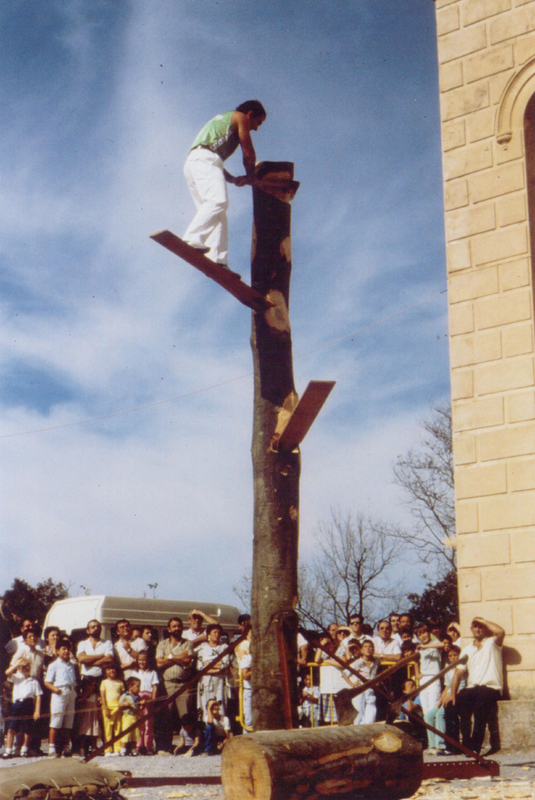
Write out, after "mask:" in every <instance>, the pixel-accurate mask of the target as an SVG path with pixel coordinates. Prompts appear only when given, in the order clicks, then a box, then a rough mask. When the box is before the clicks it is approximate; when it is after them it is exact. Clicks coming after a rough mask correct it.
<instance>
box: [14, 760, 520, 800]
mask: <svg viewBox="0 0 535 800" xmlns="http://www.w3.org/2000/svg"><path fill="white" fill-rule="evenodd" d="M492 758H493V760H495V761H497V762H498V763H499V764H500V771H501V774H500V776H499V777H498V778H495V777H492V778H491V777H485V778H472V779H471V780H457V779H456V780H449V781H445V780H441V779H436V780H429V781H424V783H423V784H422V786H421V788H420V789H419V790H418V792H417V793H416V795H415V798H417V800H517V799H518V800H520V798H525V799H526V800H529V799H531V800H535V748H532V749H529V750H516V751H508V752H505V751H504V752H501V753H497V754H496V755H494V756H492ZM34 760H37V759H22V758H14V759H11V760H10V761H8V762H4V763H1V764H0V768H2V769H9V768H10V767H11V766H17V765H20V764H27V763H28V762H30V761H34ZM427 760H430V759H428V758H427V757H426V761H427ZM442 760H443V761H444V760H445V759H442ZM95 761H96V762H97V763H99V764H101V765H102V766H105V767H106V768H109V769H117V770H129V771H130V772H131V773H132V775H133V776H134V777H137V778H153V779H156V778H169V783H168V784H167V785H164V786H152V787H148V788H146V787H143V788H130V789H125V790H124V791H123V795H124V796H125V797H126V798H127V800H181V799H182V798H185V799H186V800H187V798H193V799H194V800H223V792H222V789H221V785H219V784H218V783H216V781H218V779H219V777H220V775H221V756H213V757H210V758H200V757H195V758H184V757H183V756H150V757H143V756H139V757H137V758H133V757H128V756H127V757H125V758H97V759H95Z"/></svg>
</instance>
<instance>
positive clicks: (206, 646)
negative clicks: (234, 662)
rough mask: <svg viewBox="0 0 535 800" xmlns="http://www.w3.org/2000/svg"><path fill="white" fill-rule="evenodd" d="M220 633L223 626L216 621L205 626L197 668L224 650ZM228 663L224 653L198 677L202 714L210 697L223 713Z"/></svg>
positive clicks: (206, 663) (206, 664)
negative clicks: (204, 637) (204, 640)
mask: <svg viewBox="0 0 535 800" xmlns="http://www.w3.org/2000/svg"><path fill="white" fill-rule="evenodd" d="M222 633H223V628H222V627H221V625H219V624H218V623H216V624H215V625H208V627H207V628H206V636H207V641H206V642H204V643H203V644H202V645H201V646H200V648H199V651H198V653H197V668H198V669H199V670H202V669H204V668H205V667H207V666H208V665H209V664H210V662H211V661H213V660H214V658H217V656H219V655H221V653H222V652H223V651H224V650H225V645H224V644H221V634H222ZM229 665H230V657H229V656H228V655H226V656H225V657H224V658H223V659H221V660H220V661H218V662H217V664H215V666H214V667H211V668H210V669H209V670H208V673H207V674H206V675H203V677H202V678H201V679H200V681H199V708H201V709H202V712H203V716H204V714H205V713H206V706H207V703H208V700H210V699H211V698H215V699H216V700H217V701H218V703H219V704H220V706H221V710H222V711H223V714H225V710H226V703H227V697H228V692H227V675H228V668H229Z"/></svg>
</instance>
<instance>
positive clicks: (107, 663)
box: [76, 619, 115, 684]
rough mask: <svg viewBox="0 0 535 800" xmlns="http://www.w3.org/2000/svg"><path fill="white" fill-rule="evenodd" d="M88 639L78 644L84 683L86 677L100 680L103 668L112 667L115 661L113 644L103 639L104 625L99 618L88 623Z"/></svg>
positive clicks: (77, 657)
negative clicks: (101, 636)
mask: <svg viewBox="0 0 535 800" xmlns="http://www.w3.org/2000/svg"><path fill="white" fill-rule="evenodd" d="M86 632H87V634H88V638H87V639H83V640H82V641H81V642H80V643H79V644H78V649H77V651H76V660H77V661H78V663H79V664H80V674H81V676H82V684H83V682H84V678H97V680H98V682H99V683H100V680H101V678H102V676H103V670H104V669H106V667H111V666H112V665H113V664H114V662H115V656H114V653H113V645H112V643H111V642H110V641H106V642H105V641H103V640H102V639H101V638H100V635H101V633H102V625H101V624H100V622H99V621H98V619H92V620H91V621H90V622H88V623H87V628H86Z"/></svg>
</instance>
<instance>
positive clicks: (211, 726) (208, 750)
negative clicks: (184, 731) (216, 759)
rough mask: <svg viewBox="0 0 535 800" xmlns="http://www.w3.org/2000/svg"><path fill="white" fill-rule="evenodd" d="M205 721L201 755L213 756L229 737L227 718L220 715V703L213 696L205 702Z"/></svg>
mask: <svg viewBox="0 0 535 800" xmlns="http://www.w3.org/2000/svg"><path fill="white" fill-rule="evenodd" d="M205 721H206V728H205V730H204V753H203V755H205V756H215V755H217V753H218V752H220V751H221V750H222V749H223V748H224V746H225V745H226V743H227V742H228V741H229V739H230V721H229V718H228V717H223V716H221V704H220V703H219V701H218V700H216V699H215V697H212V698H211V699H210V700H208V702H207V704H206V715H205Z"/></svg>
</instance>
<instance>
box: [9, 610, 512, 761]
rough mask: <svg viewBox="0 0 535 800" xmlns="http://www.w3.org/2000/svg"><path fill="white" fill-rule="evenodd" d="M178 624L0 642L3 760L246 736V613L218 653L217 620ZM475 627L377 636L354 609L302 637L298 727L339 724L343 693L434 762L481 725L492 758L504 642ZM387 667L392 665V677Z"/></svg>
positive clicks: (202, 749)
mask: <svg viewBox="0 0 535 800" xmlns="http://www.w3.org/2000/svg"><path fill="white" fill-rule="evenodd" d="M188 622H189V628H188V629H187V630H184V625H183V622H182V620H181V619H179V618H178V617H173V618H171V619H170V620H169V622H168V625H167V631H166V636H165V637H163V638H162V639H161V640H160V641H155V639H154V631H153V629H152V628H151V627H150V626H145V627H143V626H142V627H133V626H132V625H131V624H130V622H129V621H128V620H126V619H121V620H118V621H117V622H116V623H115V627H114V636H113V642H112V641H111V640H104V639H102V638H101V637H102V626H101V623H100V622H99V621H98V620H90V621H89V622H88V624H87V629H86V638H84V639H82V640H81V641H79V642H78V643H77V644H76V645H73V642H72V641H71V639H70V638H69V637H68V636H66V635H65V634H64V633H63V632H62V631H60V630H59V628H57V627H54V626H53V627H49V628H46V629H45V631H44V639H41V638H39V631H38V629H37V628H36V626H35V625H34V623H33V622H32V621H31V620H23V621H22V624H21V626H20V635H18V636H16V637H14V638H12V639H10V640H9V641H8V642H7V643H6V644H5V659H4V665H7V666H5V668H4V675H3V695H2V718H3V720H4V749H3V758H6V759H8V758H12V757H13V755H15V754H20V755H21V756H29V755H44V753H43V751H42V750H41V743H42V740H43V739H44V738H45V737H46V738H47V739H48V751H47V755H48V757H50V758H55V757H58V756H59V755H64V756H68V755H71V754H72V752H73V749H74V750H75V751H77V752H80V753H83V754H85V755H88V754H89V753H90V752H92V751H94V750H95V749H96V748H97V747H98V744H99V740H101V741H102V742H103V743H104V745H105V754H106V755H107V756H113V755H116V756H120V755H127V754H132V755H138V754H140V755H150V754H154V753H157V752H160V753H161V752H165V753H175V754H181V755H185V756H193V755H203V754H205V755H209V754H215V753H217V752H220V750H221V749H222V748H223V747H224V745H225V743H226V742H227V741H228V739H229V738H230V736H231V735H232V734H236V733H245V734H246V733H247V732H249V731H251V730H252V728H253V714H252V672H251V670H252V663H251V661H252V659H251V653H250V640H251V623H250V617H249V615H247V614H244V615H242V616H241V617H239V618H238V627H239V631H240V634H239V635H243V636H244V638H243V639H242V640H241V641H240V642H239V643H237V646H236V647H235V649H234V652H233V653H226V654H224V655H223V653H224V651H225V650H226V648H227V647H228V643H229V642H228V636H227V635H226V634H225V633H224V631H223V629H222V627H221V625H219V624H218V622H217V621H216V620H215V619H214V618H212V617H210V616H209V615H207V614H205V613H204V612H202V611H199V610H198V609H193V610H192V612H191V614H190V616H189V620H188ZM471 633H472V639H471V641H470V642H469V643H468V642H466V643H463V642H462V640H461V631H460V627H459V625H458V623H457V622H455V621H452V622H450V623H449V624H448V625H447V626H443V624H442V622H441V621H439V620H427V621H426V622H419V623H417V624H413V620H412V618H411V615H410V614H397V613H393V614H391V615H390V617H389V618H388V619H381V620H380V621H379V622H378V623H377V625H376V626H375V629H374V628H373V627H372V626H370V625H367V624H365V622H364V620H363V618H362V616H361V615H360V614H353V615H352V616H351V617H350V619H349V622H348V624H347V625H338V624H337V623H334V622H333V623H331V624H330V625H329V626H328V628H327V629H326V630H323V631H319V632H318V631H308V632H307V631H305V630H304V629H303V630H302V631H301V632H300V633H299V636H298V647H297V651H298V671H299V680H300V683H299V725H300V726H301V727H315V726H322V725H336V724H338V715H339V703H340V702H341V698H343V697H344V698H346V701H347V698H349V699H350V702H351V710H350V713H351V716H352V718H353V719H354V724H357V725H358V724H362V723H372V722H379V721H383V720H387V719H388V721H394V720H395V718H396V717H399V718H400V719H407V720H409V721H410V722H411V723H412V725H413V728H414V729H415V730H416V735H418V737H419V738H420V739H421V741H422V744H423V745H424V747H426V748H428V751H429V752H430V753H432V754H433V755H441V754H448V753H458V752H459V750H458V748H457V747H456V745H455V743H459V742H462V745H463V746H464V747H467V748H469V749H471V750H472V751H475V752H477V753H479V752H480V751H481V747H482V744H483V738H484V734H485V728H486V727H487V726H488V727H489V730H490V732H491V750H492V751H493V752H494V751H496V750H497V749H499V742H498V740H497V701H498V699H499V697H500V693H501V691H502V690H503V668H502V653H501V649H502V645H503V638H504V635H505V634H504V631H503V629H502V628H501V627H500V626H498V625H496V624H495V623H492V622H489V621H487V620H484V619H482V618H480V617H476V618H475V619H474V620H473V621H472V626H471ZM237 636H238V634H237ZM463 644H465V646H464V647H463ZM397 662H402V663H401V664H400V665H399V668H398V669H397V670H396V669H389V668H392V667H395V666H396V664H397ZM446 667H450V669H449V671H446V672H444V670H445V668H446ZM385 670H388V674H387V675H386V676H385V677H384V678H383V679H382V680H381V677H380V676H381V673H382V672H384V671H385ZM199 673H202V674H199ZM439 673H440V676H439ZM437 676H439V677H438V678H437ZM372 680H374V683H373V684H372V685H371V686H369V687H367V688H366V689H365V690H363V691H359V689H360V687H362V686H363V685H364V684H365V683H367V682H368V681H372ZM165 698H170V702H167V703H166V702H165ZM396 700H401V701H402V702H401V703H398V704H395V702H394V701H396ZM393 704H394V705H393ZM393 708H396V709H397V711H396V714H395V715H393V711H392V709H393ZM422 723H425V724H422ZM427 726H431V727H432V728H434V729H435V730H436V731H437V732H436V733H435V732H433V731H432V730H429V728H428V727H427ZM130 728H132V730H129V729H130ZM441 733H444V734H446V736H447V738H446V739H444V738H443V737H442V736H441V735H440V734H441Z"/></svg>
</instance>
